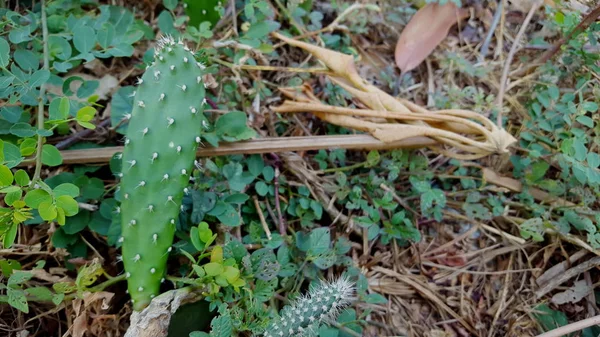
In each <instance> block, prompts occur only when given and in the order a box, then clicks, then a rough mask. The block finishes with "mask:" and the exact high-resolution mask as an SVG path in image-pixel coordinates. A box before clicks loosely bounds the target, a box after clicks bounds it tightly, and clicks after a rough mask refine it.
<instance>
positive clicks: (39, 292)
mask: <svg viewBox="0 0 600 337" xmlns="http://www.w3.org/2000/svg"><path fill="white" fill-rule="evenodd" d="M25 291H26V292H27V293H28V294H29V295H31V296H34V297H35V298H36V299H37V300H38V301H51V300H52V296H53V295H54V294H53V293H52V292H51V291H50V289H48V288H46V287H33V288H27V289H26V290H25Z"/></svg>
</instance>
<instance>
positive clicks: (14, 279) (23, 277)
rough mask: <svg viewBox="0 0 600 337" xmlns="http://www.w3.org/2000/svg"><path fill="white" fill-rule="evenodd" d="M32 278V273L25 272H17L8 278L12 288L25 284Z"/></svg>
mask: <svg viewBox="0 0 600 337" xmlns="http://www.w3.org/2000/svg"><path fill="white" fill-rule="evenodd" d="M32 277H33V274H32V273H29V272H25V271H15V272H14V273H13V274H12V275H10V277H9V278H8V286H9V287H11V286H15V285H18V284H23V283H25V282H27V281H29V280H31V278H32Z"/></svg>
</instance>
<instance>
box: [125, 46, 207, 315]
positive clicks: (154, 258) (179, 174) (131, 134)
mask: <svg viewBox="0 0 600 337" xmlns="http://www.w3.org/2000/svg"><path fill="white" fill-rule="evenodd" d="M202 68H203V66H202V65H201V64H199V63H197V62H196V60H195V58H194V55H193V53H191V52H190V51H189V49H188V48H187V46H185V45H184V44H183V42H181V41H180V42H175V41H174V40H173V39H172V38H169V37H166V38H162V39H161V40H160V41H159V45H158V48H157V49H156V52H155V55H154V62H153V63H152V65H150V66H149V67H148V68H147V69H146V72H145V73H144V75H143V76H142V78H141V79H140V80H138V88H137V90H136V92H135V94H134V109H133V111H132V113H131V116H130V117H129V118H130V120H129V126H128V128H127V134H126V137H127V138H126V140H125V146H124V150H123V155H122V158H123V164H122V167H123V169H122V178H121V185H120V190H121V191H120V193H121V196H122V203H121V209H120V212H121V222H122V237H121V238H120V241H121V242H122V254H123V264H124V266H125V272H126V276H127V282H128V290H129V294H130V296H131V301H132V302H133V308H134V310H136V311H139V310H142V309H143V308H145V307H146V306H147V305H148V304H149V303H150V301H151V300H152V298H153V297H154V296H156V295H158V293H159V288H160V284H161V281H162V280H163V277H164V274H165V269H166V263H167V258H168V256H169V253H170V252H171V250H172V248H171V246H172V243H173V238H174V233H175V219H176V218H177V215H178V214H179V211H180V207H181V201H182V198H183V195H184V193H186V192H187V187H186V186H187V185H188V183H189V178H190V172H191V171H192V168H193V165H194V161H195V158H196V149H197V147H198V144H199V143H200V136H201V133H202V131H203V129H204V128H205V127H207V125H208V122H207V120H206V117H205V116H204V114H203V106H204V104H205V102H206V101H205V99H204V97H205V88H204V83H203V81H202Z"/></svg>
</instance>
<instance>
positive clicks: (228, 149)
mask: <svg viewBox="0 0 600 337" xmlns="http://www.w3.org/2000/svg"><path fill="white" fill-rule="evenodd" d="M436 144H437V142H436V141H435V140H432V139H430V138H427V137H411V138H407V139H404V140H401V141H396V142H389V143H385V142H382V141H380V140H378V139H376V138H375V137H373V136H371V135H339V136H312V137H273V138H259V139H253V140H250V141H241V142H234V143H222V144H219V147H211V146H207V147H204V148H200V149H198V156H199V157H216V156H229V155H234V154H259V153H273V152H290V151H313V150H325V149H332V148H337V149H348V150H390V149H421V148H426V147H430V146H434V145H436ZM122 151H123V147H122V146H113V147H103V148H94V149H85V150H63V151H61V155H62V157H63V164H65V165H66V164H104V163H108V162H109V161H110V160H111V158H112V157H113V155H114V154H115V153H117V152H122ZM33 163H34V159H28V160H24V161H22V162H21V163H19V165H18V166H19V167H23V166H28V165H31V164H33Z"/></svg>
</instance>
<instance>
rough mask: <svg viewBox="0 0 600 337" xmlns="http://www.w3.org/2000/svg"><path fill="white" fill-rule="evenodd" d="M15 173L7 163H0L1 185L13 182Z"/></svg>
mask: <svg viewBox="0 0 600 337" xmlns="http://www.w3.org/2000/svg"><path fill="white" fill-rule="evenodd" d="M13 179H14V176H13V173H12V171H11V170H10V169H9V168H8V167H7V166H6V165H0V185H1V186H2V187H4V186H9V185H11V184H12V183H13Z"/></svg>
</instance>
